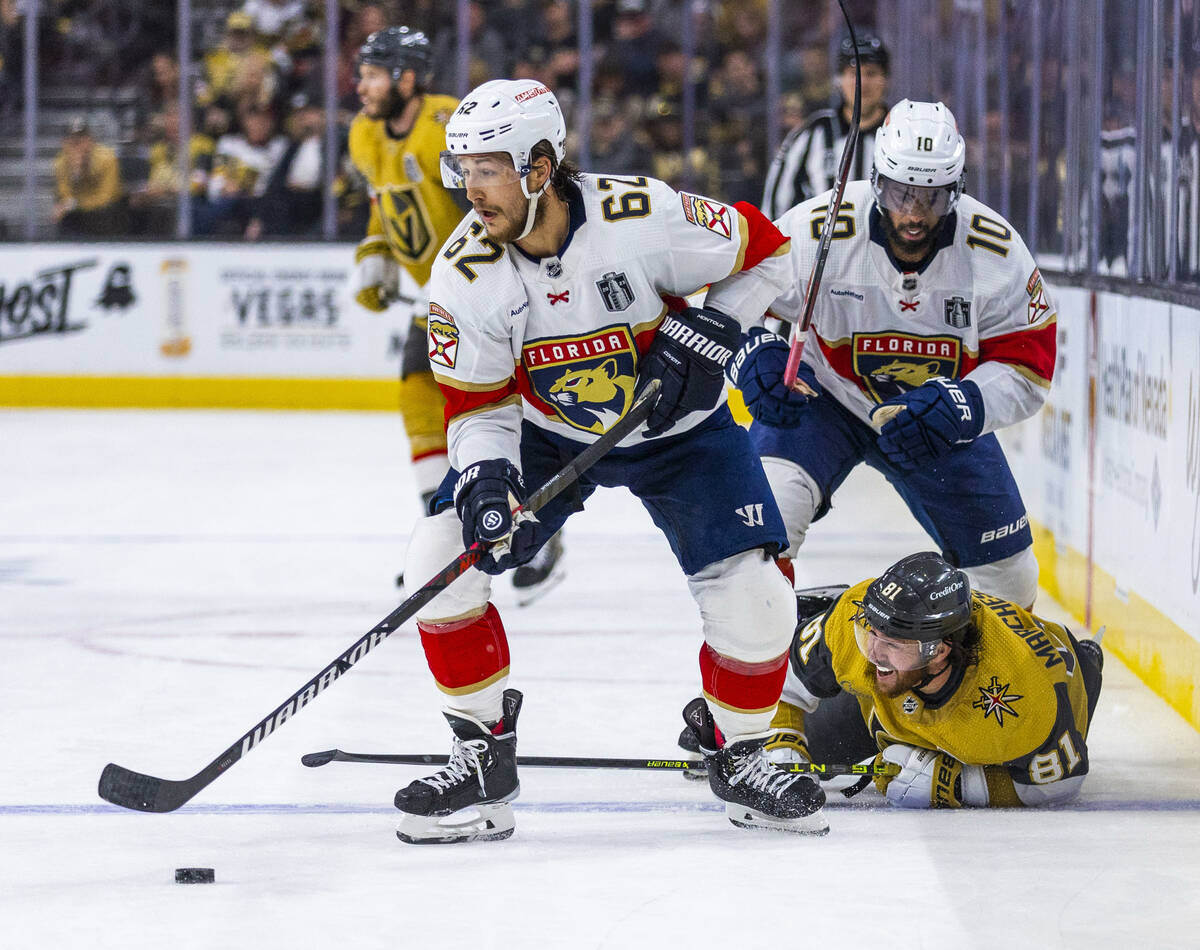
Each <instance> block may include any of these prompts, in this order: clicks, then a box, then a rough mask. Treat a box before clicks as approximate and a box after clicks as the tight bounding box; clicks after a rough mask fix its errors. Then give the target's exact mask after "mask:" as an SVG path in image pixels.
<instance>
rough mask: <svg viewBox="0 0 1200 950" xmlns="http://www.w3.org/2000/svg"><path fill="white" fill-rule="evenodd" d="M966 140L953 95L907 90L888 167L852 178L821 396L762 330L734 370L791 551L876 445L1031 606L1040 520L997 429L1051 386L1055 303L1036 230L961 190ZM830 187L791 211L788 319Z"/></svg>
mask: <svg viewBox="0 0 1200 950" xmlns="http://www.w3.org/2000/svg"><path fill="white" fill-rule="evenodd" d="M965 151H966V149H965V145H964V143H963V139H962V136H961V135H960V134H959V133H958V128H957V126H956V124H955V121H954V117H953V115H952V114H951V113H950V110H949V109H947V108H946V107H945V106H944V105H943V104H942V103H940V102H939V103H929V102H910V101H909V100H907V99H906V100H904V101H902V102H900V103H898V104H897V105H896V106H895V107H894V108H893V109H892V110H891V111H890V112H889V114H888V118H887V120H886V122H885V123H884V125H883V127H882V128H881V129H880V131H879V133H878V134H877V135H876V138H875V167H874V169H873V171H872V174H871V180H870V181H854V182H850V183H848V184H847V186H846V191H845V195H844V200H843V201H842V205H841V211H840V213H839V214H838V217H837V222H836V225H835V228H834V232H833V241H832V243H831V245H830V250H829V257H828V259H827V261H826V265H825V272H824V279H823V281H822V283H821V285H820V296H819V298H818V300H817V303H816V309H815V311H814V318H813V323H812V326H811V328H810V330H809V334H808V337H807V340H806V342H805V348H804V360H803V362H802V363H801V366H800V371H801V375H800V377H799V378H801V379H803V380H804V381H805V382H806V383H807V384H808V388H809V390H810V392H811V393H815V394H816V395H810V394H807V393H803V392H796V391H789V390H787V389H786V388H785V387H784V386H783V384H782V375H783V369H784V364H785V362H786V359H787V354H788V345H787V343H786V341H784V340H783V339H782V338H780V337H778V336H776V335H774V334H771V333H769V332H767V331H766V330H764V329H762V328H752V329H751V330H750V331H749V332H748V335H747V337H746V338H745V339H744V340H743V345H742V347H741V348H740V350H739V352H738V354H737V355H736V357H735V358H734V360H733V361H732V362H731V364H730V370H729V374H730V378H731V379H732V380H733V382H734V384H735V385H737V386H738V387H739V388H740V389H741V390H742V394H743V396H744V397H745V400H746V405H747V408H748V409H749V410H750V413H751V415H752V416H753V417H754V420H755V422H754V425H753V426H752V427H751V430H750V431H751V439H752V440H753V441H754V444H755V446H756V448H757V449H758V451H759V454H760V455H761V456H762V459H763V467H764V469H765V470H766V472H767V477H768V479H769V480H770V482H771V488H772V490H773V491H774V493H775V499H776V501H777V503H778V504H779V507H780V510H781V512H782V514H783V516H784V522H785V524H786V525H787V529H788V541H789V547H788V554H789V555H790V556H795V554H796V551H797V549H798V548H799V547H800V545H801V544H802V543H803V542H804V536H805V533H806V532H807V531H808V527H809V524H810V523H811V522H813V521H815V520H817V519H818V518H820V517H821V516H823V515H824V514H825V513H826V512H827V511H828V510H829V506H830V502H831V500H832V498H833V494H834V492H835V491H836V490H837V488H838V486H839V485H841V483H842V482H843V481H844V480H845V478H846V476H847V475H848V474H849V473H850V471H851V469H853V468H854V467H855V466H856V465H858V464H859V463H860V462H864V461H865V462H866V463H867V464H868V465H870V466H872V467H873V468H876V469H878V470H879V471H880V472H882V473H883V475H884V476H885V477H886V478H887V479H888V481H890V482H891V483H892V485H893V486H894V487H895V488H896V490H897V491H898V492H899V493H900V495H901V497H902V498H903V499H904V501H905V502H906V503H907V504H908V507H909V509H910V510H911V511H912V513H913V515H914V516H915V517H916V519H917V520H918V521H919V522H920V524H921V526H922V527H923V528H924V529H925V530H926V531H927V532H929V534H930V536H931V537H932V538H933V539H934V541H935V542H937V544H938V546H939V548H940V549H941V551H942V553H943V555H944V556H945V558H946V559H947V560H948V561H949V562H950V563H951V564H953V565H955V566H956V567H960V568H962V569H963V570H965V571H966V573H967V575H968V576H969V577H970V579H971V583H972V584H973V585H974V586H975V587H976V588H977V589H982V590H986V591H990V592H992V593H994V594H996V595H998V596H1000V597H1003V598H1005V599H1006V600H1010V601H1012V602H1014V603H1016V604H1019V605H1021V606H1023V607H1026V608H1028V607H1030V606H1031V605H1032V604H1033V601H1034V598H1035V596H1036V593H1037V563H1036V561H1035V559H1034V555H1033V547H1032V536H1031V533H1030V529H1029V522H1028V518H1027V516H1026V513H1025V506H1024V504H1023V502H1022V501H1021V496H1020V493H1019V492H1018V490H1017V485H1016V482H1015V481H1014V479H1013V476H1012V472H1011V471H1010V469H1009V466H1008V462H1007V460H1006V459H1005V457H1004V452H1003V450H1002V449H1001V447H1000V444H999V442H998V441H997V440H996V437H995V435H994V434H993V433H994V431H995V430H997V429H1000V428H1003V427H1004V426H1008V425H1012V424H1013V423H1015V422H1019V421H1020V420H1022V419H1025V418H1026V417H1028V416H1030V415H1032V414H1033V413H1034V412H1036V411H1037V410H1038V409H1039V408H1040V407H1041V406H1042V403H1043V402H1044V401H1045V398H1046V393H1047V392H1048V390H1049V387H1050V382H1051V378H1052V376H1053V373H1054V359H1055V320H1056V314H1055V310H1054V306H1053V304H1052V303H1051V301H1050V298H1049V296H1048V295H1047V291H1046V288H1045V285H1044V283H1043V281H1042V276H1041V273H1040V272H1039V271H1038V268H1037V266H1036V265H1035V263H1034V261H1033V258H1032V256H1031V255H1030V253H1029V251H1028V249H1027V248H1026V247H1025V244H1024V242H1023V241H1022V240H1021V238H1020V236H1019V235H1018V234H1017V233H1016V232H1015V230H1014V229H1013V228H1012V226H1011V225H1010V224H1009V223H1008V222H1007V221H1005V220H1004V219H1003V218H1001V217H1000V216H999V215H998V214H997V213H996V212H995V211H993V210H992V209H991V208H989V207H987V206H986V205H984V204H982V203H980V202H979V201H976V200H975V199H973V198H971V197H969V196H968V195H964V194H962V189H963V167H964V156H965ZM828 203H829V195H828V194H825V195H820V196H818V197H815V198H813V199H811V200H809V201H806V202H803V203H801V204H799V205H797V206H796V207H794V208H792V209H791V210H790V211H789V212H788V213H787V214H785V215H784V216H783V217H782V218H781V219H780V220H779V221H778V224H779V227H780V228H781V229H782V230H783V231H784V232H785V233H787V234H788V235H789V236H790V237H791V239H792V251H791V262H792V286H791V287H790V288H789V289H788V291H787V292H786V293H784V294H783V295H781V296H780V297H779V299H777V300H776V301H775V302H774V303H773V304H772V305H771V307H770V312H771V313H772V314H774V315H776V316H778V317H780V318H782V319H784V320H789V321H793V322H794V321H796V320H797V319H798V317H799V316H800V314H801V312H802V302H803V296H804V287H805V282H806V281H807V279H808V276H809V274H810V273H811V271H812V265H813V260H814V257H815V255H816V251H817V241H818V237H819V232H820V229H821V224H822V220H823V218H824V215H825V212H826V207H827V205H828ZM740 279H741V278H735V280H740ZM888 420H890V421H888ZM872 422H874V424H875V426H880V425H881V430H880V431H879V432H878V433H877V432H876V430H875V429H874V428H873V427H872Z"/></svg>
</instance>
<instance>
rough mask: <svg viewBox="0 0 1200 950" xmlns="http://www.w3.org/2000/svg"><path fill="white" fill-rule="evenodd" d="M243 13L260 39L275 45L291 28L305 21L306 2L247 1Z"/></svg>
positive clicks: (277, 0) (288, 0) (298, 0)
mask: <svg viewBox="0 0 1200 950" xmlns="http://www.w3.org/2000/svg"><path fill="white" fill-rule="evenodd" d="M242 12H243V13H244V14H246V16H248V17H249V18H250V21H251V25H252V27H253V29H254V30H255V32H256V33H258V35H259V36H260V37H262V38H263V39H265V40H267V41H269V42H271V43H274V42H275V41H276V40H280V39H282V38H283V36H284V34H285V33H286V32H287V29H288V27H289V26H291V25H292V24H294V23H297V22H299V21H301V20H303V19H304V0H246V5H245V6H244V7H242Z"/></svg>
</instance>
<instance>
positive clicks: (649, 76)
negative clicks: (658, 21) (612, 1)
mask: <svg viewBox="0 0 1200 950" xmlns="http://www.w3.org/2000/svg"><path fill="white" fill-rule="evenodd" d="M646 7H647V0H617V19H616V22H615V23H614V24H613V42H612V47H611V50H610V52H611V54H612V55H613V57H614V58H615V59H616V61H617V63H618V64H619V65H620V68H621V70H622V72H624V74H625V86H626V88H627V89H628V90H629V92H631V93H633V94H635V95H639V96H650V95H652V94H653V93H654V91H655V90H656V89H657V88H658V66H657V60H658V49H659V47H660V46H661V45H662V43H663V38H662V37H661V36H660V35H659V34H658V32H657V31H656V30H655V29H654V21H653V20H652V19H651V17H650V14H649V13H648V12H647V10H646Z"/></svg>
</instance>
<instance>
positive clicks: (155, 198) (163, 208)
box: [129, 102, 219, 237]
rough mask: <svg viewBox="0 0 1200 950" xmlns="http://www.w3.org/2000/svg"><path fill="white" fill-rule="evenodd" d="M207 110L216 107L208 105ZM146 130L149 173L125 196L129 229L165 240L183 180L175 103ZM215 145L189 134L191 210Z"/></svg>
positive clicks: (202, 186) (204, 182) (201, 191)
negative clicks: (144, 180) (148, 134)
mask: <svg viewBox="0 0 1200 950" xmlns="http://www.w3.org/2000/svg"><path fill="white" fill-rule="evenodd" d="M210 109H217V107H215V106H211V107H210ZM218 111H219V110H218ZM150 129H151V135H152V142H151V145H150V170H149V173H148V174H147V178H146V182H145V183H144V184H143V185H142V186H141V187H140V188H137V189H135V190H131V191H130V194H129V206H130V219H131V227H132V231H133V233H134V234H137V235H144V236H153V237H169V236H171V235H172V234H173V233H174V230H175V217H176V213H177V211H178V208H179V191H180V188H181V187H182V181H183V179H182V178H181V177H180V173H179V163H178V161H177V158H176V156H177V154H178V148H179V104H178V103H175V102H170V103H167V106H166V108H164V109H163V111H162V112H160V113H159V114H158V115H156V116H155V117H154V118H153V119H152V120H151V122H150ZM215 144H216V143H215V141H214V140H213V139H212V138H211V137H210V136H208V135H206V134H204V132H203V131H196V132H193V133H192V137H191V143H190V147H189V151H190V162H189V166H188V168H189V170H188V192H189V195H190V198H189V200H190V201H191V202H192V204H193V207H195V205H196V204H197V203H198V202H201V201H203V200H204V193H205V189H206V187H207V185H208V178H209V175H210V173H211V171H212V159H213V149H214V147H215Z"/></svg>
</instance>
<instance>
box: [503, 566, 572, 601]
mask: <svg viewBox="0 0 1200 950" xmlns="http://www.w3.org/2000/svg"><path fill="white" fill-rule="evenodd" d="M566 578H567V572H566V570H564V569H563V568H562V567H560V566H558V565H555V566H554V569H553V570H551V571H550V573H549V574H547V575H546V577H545V579H543V580H540V581H538V582H537V583H536V584H534V585H533V586H531V587H516V586H514V587H513V590H515V591H516V592H517V606H518V607H528V606H529V605H530V604H532V603H533V602H534V601H537V600H541V599H542V598H543V597H545V596H546V595H547V594H548V593H550V591H552V590H554V588H556V587H557V586H558V585H559V584H561V583H562V582H563V581H564V580H566Z"/></svg>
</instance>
